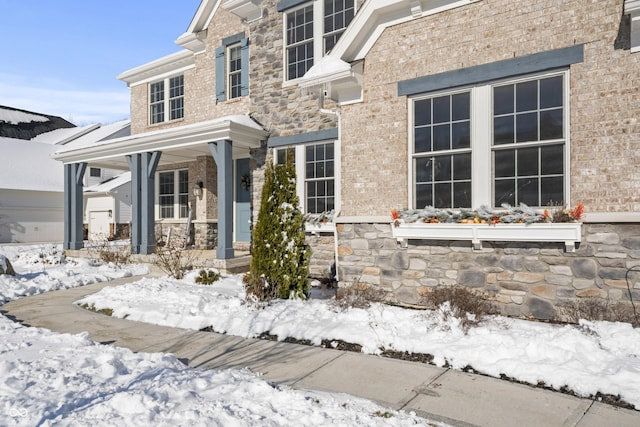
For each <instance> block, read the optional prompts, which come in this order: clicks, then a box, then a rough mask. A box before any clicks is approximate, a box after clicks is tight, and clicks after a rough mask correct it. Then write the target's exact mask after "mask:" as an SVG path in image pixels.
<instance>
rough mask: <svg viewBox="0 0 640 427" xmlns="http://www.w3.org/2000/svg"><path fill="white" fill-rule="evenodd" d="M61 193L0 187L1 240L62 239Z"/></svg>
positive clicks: (62, 199)
mask: <svg viewBox="0 0 640 427" xmlns="http://www.w3.org/2000/svg"><path fill="white" fill-rule="evenodd" d="M63 206H64V195H63V193H62V192H53V191H26V190H6V189H0V243H10V242H16V243H35V242H52V243H59V242H62V240H63V237H64V208H63Z"/></svg>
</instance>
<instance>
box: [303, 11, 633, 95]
mask: <svg viewBox="0 0 640 427" xmlns="http://www.w3.org/2000/svg"><path fill="white" fill-rule="evenodd" d="M477 1H480V0H369V1H367V2H365V3H364V5H363V6H362V8H361V9H360V10H359V11H358V13H357V14H356V16H355V17H354V18H353V21H351V24H349V26H348V27H347V29H346V30H345V32H344V33H343V34H342V37H340V39H339V40H338V42H337V43H336V45H335V46H334V48H333V49H332V50H331V52H330V53H329V54H328V55H326V56H325V57H323V58H322V59H320V60H319V61H318V62H317V63H316V64H315V65H314V66H313V67H311V69H310V70H309V71H307V73H306V74H305V75H304V76H303V77H301V78H299V79H298V80H297V82H298V85H299V86H300V87H303V88H311V87H318V86H320V85H324V87H325V92H326V93H327V94H328V95H329V96H330V97H331V98H332V99H334V100H336V101H338V102H340V103H341V104H343V103H351V102H358V100H361V98H362V95H361V92H362V63H361V60H363V59H364V58H365V57H366V56H367V54H368V53H369V51H370V50H371V48H372V47H373V45H374V44H375V43H376V41H377V40H378V38H380V36H381V35H382V32H383V31H384V30H385V29H386V28H388V27H390V26H392V25H397V24H401V23H403V22H408V21H411V20H413V19H417V18H422V17H424V16H428V15H433V14H436V13H440V12H443V11H445V10H449V9H453V8H456V7H461V6H466V5H468V4H471V3H475V2H477ZM637 1H640V0H637ZM349 67H351V69H348V68H349Z"/></svg>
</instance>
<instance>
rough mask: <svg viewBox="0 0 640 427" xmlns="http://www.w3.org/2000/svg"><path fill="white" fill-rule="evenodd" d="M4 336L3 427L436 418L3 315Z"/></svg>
mask: <svg viewBox="0 0 640 427" xmlns="http://www.w3.org/2000/svg"><path fill="white" fill-rule="evenodd" d="M0 336H1V337H2V339H1V340H0V402H3V403H2V404H1V406H0V408H1V409H0V411H3V412H2V413H3V416H2V418H3V421H2V423H1V424H2V425H8V426H33V425H41V426H51V425H56V426H67V425H91V426H114V425H130V426H134V425H140V426H142V425H197V426H231V425H233V426H254V425H255V426H299V425H307V426H313V425H317V426H325V425H330V424H336V425H344V426H407V425H435V424H433V423H431V424H427V423H426V421H424V420H422V419H420V418H417V417H415V416H413V415H410V414H406V413H403V412H395V411H389V412H388V411H386V410H385V409H383V408H381V407H379V406H378V405H376V404H374V403H371V402H369V401H366V400H364V399H358V398H353V397H350V396H347V395H337V394H328V393H314V392H304V393H303V392H299V391H294V390H291V389H289V388H288V387H279V386H272V385H270V384H269V383H267V382H265V381H263V380H261V379H259V377H257V376H256V375H255V374H252V373H250V372H249V371H235V370H226V371H199V370H193V369H188V368H186V367H185V366H184V365H183V364H182V363H180V362H179V361H178V360H177V359H176V358H175V357H173V356H169V355H164V354H160V353H154V354H150V353H137V354H135V353H133V352H131V351H129V350H126V349H121V348H117V347H108V346H104V345H100V344H96V343H93V342H91V341H89V340H88V339H87V338H86V337H83V336H82V335H68V334H53V333H50V332H48V331H46V330H43V329H37V328H25V327H22V326H20V325H18V324H15V323H12V322H11V321H9V320H8V319H6V318H5V317H4V316H0ZM383 415H387V416H389V417H390V418H385V417H383ZM5 423H6V424H5ZM438 425H443V424H438Z"/></svg>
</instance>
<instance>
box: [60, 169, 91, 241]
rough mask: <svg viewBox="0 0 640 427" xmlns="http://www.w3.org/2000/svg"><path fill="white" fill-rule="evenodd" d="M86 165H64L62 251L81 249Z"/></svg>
mask: <svg viewBox="0 0 640 427" xmlns="http://www.w3.org/2000/svg"><path fill="white" fill-rule="evenodd" d="M86 169H87V164H86V163H84V162H83V163H71V164H66V165H64V241H63V247H64V249H72V250H75V249H82V246H83V238H82V237H83V233H82V231H83V230H82V223H83V220H82V219H83V214H82V208H83V205H84V203H83V199H82V179H83V178H84V172H85V170H86Z"/></svg>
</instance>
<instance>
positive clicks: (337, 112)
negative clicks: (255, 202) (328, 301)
mask: <svg viewBox="0 0 640 427" xmlns="http://www.w3.org/2000/svg"><path fill="white" fill-rule="evenodd" d="M325 93H326V90H325V88H324V87H323V88H322V89H321V90H320V97H319V99H318V103H319V104H320V113H322V114H332V115H334V116H336V118H337V119H338V147H340V151H342V116H341V114H340V108H339V107H338V108H336V109H335V110H331V109H328V108H322V106H323V105H324V95H325ZM336 159H338V162H340V164H338V165H336V166H338V167H336V168H335V170H337V171H339V170H340V169H341V168H342V162H341V153H337V155H336ZM340 179H342V174H340ZM341 192H342V185H340V193H341ZM340 203H341V204H342V197H340ZM338 216H340V209H336V213H335V215H334V216H333V257H334V263H335V265H336V272H335V281H336V282H339V281H340V278H339V277H338V271H339V269H338V227H337V224H336V219H337V218H338Z"/></svg>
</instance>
